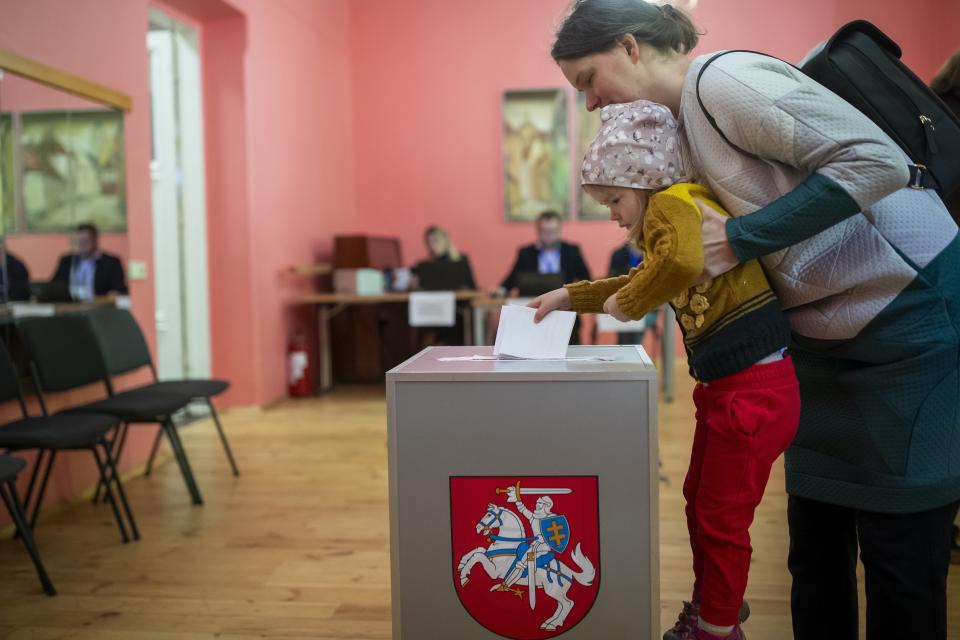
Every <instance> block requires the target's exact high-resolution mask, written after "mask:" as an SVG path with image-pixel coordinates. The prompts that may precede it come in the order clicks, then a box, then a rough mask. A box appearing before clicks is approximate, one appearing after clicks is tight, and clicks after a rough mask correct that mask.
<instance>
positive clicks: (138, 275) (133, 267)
mask: <svg viewBox="0 0 960 640" xmlns="http://www.w3.org/2000/svg"><path fill="white" fill-rule="evenodd" d="M127 277H128V278H130V279H131V280H146V279H147V263H146V262H144V261H143V260H131V261H130V263H129V264H128V265H127Z"/></svg>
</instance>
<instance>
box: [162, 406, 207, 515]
mask: <svg viewBox="0 0 960 640" xmlns="http://www.w3.org/2000/svg"><path fill="white" fill-rule="evenodd" d="M163 430H164V431H165V432H166V434H167V439H169V440H170V448H171V449H173V456H174V458H176V460H177V464H178V465H180V473H181V474H183V481H184V482H185V483H186V485H187V491H189V492H190V499H191V500H192V501H193V504H197V505H199V504H203V498H201V497H200V489H199V487H197V482H196V480H195V479H194V477H193V470H192V469H191V468H190V461H189V460H188V459H187V452H186V451H185V450H184V448H183V442H181V441H180V434H178V433H177V426H176V425H175V424H173V421H172V420H170V419H168V420H167V421H166V422H164V423H163Z"/></svg>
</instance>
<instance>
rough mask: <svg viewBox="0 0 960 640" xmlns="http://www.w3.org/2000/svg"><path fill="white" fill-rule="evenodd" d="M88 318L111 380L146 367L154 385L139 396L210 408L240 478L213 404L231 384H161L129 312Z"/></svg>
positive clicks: (105, 311)
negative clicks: (176, 399)
mask: <svg viewBox="0 0 960 640" xmlns="http://www.w3.org/2000/svg"><path fill="white" fill-rule="evenodd" d="M85 316H86V318H87V319H88V320H89V321H90V325H91V326H92V328H93V332H94V334H95V335H96V337H97V340H98V342H99V344H100V350H101V351H102V352H103V356H104V360H105V363H106V367H107V371H108V372H109V374H110V375H111V376H119V375H122V374H125V373H131V372H133V371H137V370H139V369H142V368H144V367H147V368H148V369H149V371H150V375H151V377H152V378H153V382H152V383H150V384H147V385H144V386H142V387H137V388H136V389H135V391H137V392H138V393H142V394H145V395H147V396H151V397H152V396H164V395H168V394H172V395H175V396H178V397H181V398H186V399H188V400H189V401H196V400H198V401H202V402H204V403H205V404H206V405H207V406H208V407H209V409H210V415H211V417H212V418H213V423H214V425H216V427H217V434H218V435H219V436H220V442H221V443H222V444H223V450H224V452H225V453H226V455H227V461H228V462H229V463H230V470H231V472H232V473H233V475H234V476H239V475H240V471H239V469H237V463H236V461H235V460H234V458H233V452H232V451H231V449H230V443H229V442H228V441H227V436H226V434H225V433H224V431H223V425H222V424H220V416H219V415H218V414H217V409H216V407H214V406H213V400H212V399H213V397H214V396H218V395H220V394H221V393H223V392H224V391H226V390H227V389H228V388H229V387H230V383H229V382H227V381H226V380H215V379H188V380H164V381H162V382H160V381H158V380H157V371H156V369H155V368H154V366H153V360H152V359H151V357H150V349H149V348H148V347H147V341H146V339H144V337H143V333H142V332H141V331H140V326H139V325H138V324H137V321H136V320H135V319H134V317H133V315H131V314H130V312H129V311H127V310H125V309H111V308H101V309H94V310H92V311H89V312H87V313H86V314H85ZM127 429H128V427H124V428H123V431H122V432H121V433H120V434H119V436H120V437H119V439H118V441H117V447H116V449H115V455H116V457H117V459H119V458H120V454H121V452H122V449H123V443H124V442H125V440H126V433H127ZM163 433H164V431H163V429H160V430H158V431H157V437H156V438H155V439H154V442H153V448H152V449H151V451H150V458H149V460H148V461H147V475H150V471H151V469H152V468H153V460H154V457H155V456H156V454H157V448H158V447H159V445H160V439H161V436H162V435H163ZM172 444H173V443H172V441H171V445H172Z"/></svg>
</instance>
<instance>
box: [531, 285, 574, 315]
mask: <svg viewBox="0 0 960 640" xmlns="http://www.w3.org/2000/svg"><path fill="white" fill-rule="evenodd" d="M527 306H528V307H533V308H534V309H536V310H537V313H536V315H534V316H533V321H534V322H540V321H541V320H543V319H544V318H545V317H546V315H547V314H548V313H550V312H551V311H569V310H570V292H569V291H567V290H566V289H565V288H563V287H560V288H559V289H554V290H553V291H548V292H547V293H545V294H543V295H542V296H539V297H537V298H534V299H533V300H531V301H530V304H528V305H527Z"/></svg>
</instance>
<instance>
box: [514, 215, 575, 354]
mask: <svg viewBox="0 0 960 640" xmlns="http://www.w3.org/2000/svg"><path fill="white" fill-rule="evenodd" d="M536 224H537V242H536V244H530V245H526V246H524V247H520V249H519V250H518V251H517V259H516V260H515V261H514V263H513V268H512V269H511V270H510V274H509V275H508V276H507V277H506V278H505V279H504V281H503V282H502V283H501V285H500V289H499V290H498V293H501V294H503V295H506V294H508V293H509V292H510V291H512V290H513V289H516V288H517V286H518V279H519V276H520V274H521V273H539V274H558V275H559V276H560V278H561V280H562V282H563V284H570V283H571V282H577V281H579V280H589V279H590V271H589V269H587V263H586V262H585V261H584V259H583V254H581V253H580V247H579V246H578V245H575V244H570V243H568V242H563V241H562V240H561V239H560V215H559V214H558V213H557V212H556V211H544V212H543V213H541V214H540V215H539V216H538V217H537V223H536ZM540 293H546V292H545V291H543V292H540ZM579 329H580V323H579V320H578V321H577V323H576V324H575V325H574V329H573V336H572V338H571V340H570V341H571V343H572V344H579V341H580V340H579Z"/></svg>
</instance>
